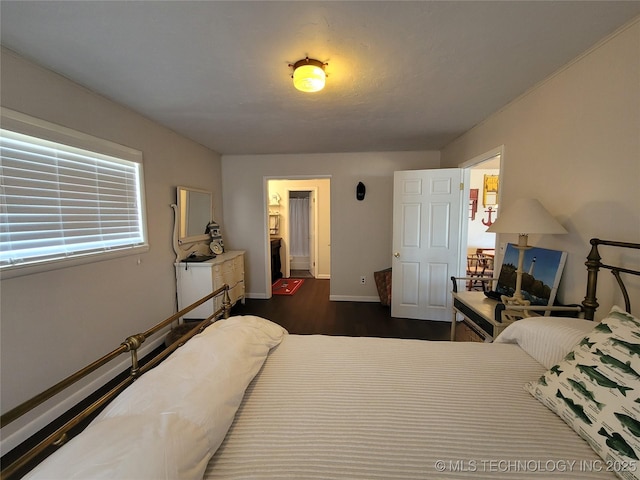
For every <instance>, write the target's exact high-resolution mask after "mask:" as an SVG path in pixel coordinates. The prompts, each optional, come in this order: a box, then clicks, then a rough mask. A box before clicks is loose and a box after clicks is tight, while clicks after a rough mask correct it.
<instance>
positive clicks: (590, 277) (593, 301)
mask: <svg viewBox="0 0 640 480" xmlns="http://www.w3.org/2000/svg"><path fill="white" fill-rule="evenodd" d="M590 243H591V251H590V252H589V255H588V256H587V261H586V262H585V263H584V264H585V265H586V266H587V294H586V296H585V297H584V301H583V302H582V305H583V307H584V317H585V318H587V319H589V320H593V317H594V314H595V311H596V309H597V308H598V307H599V306H600V305H599V304H598V300H597V297H596V290H597V286H598V272H599V270H600V269H601V268H604V269H606V270H611V273H612V274H613V276H614V277H615V279H616V282H618V286H619V287H620V291H621V292H622V296H623V298H624V308H625V310H626V311H627V312H631V300H630V299H629V292H628V291H627V287H626V286H625V284H624V282H623V281H622V278H621V277H620V274H621V273H626V274H629V275H636V276H640V272H639V271H637V270H631V269H628V268H623V267H616V266H613V265H607V264H604V263H602V262H601V260H602V257H600V252H599V250H598V246H599V245H605V246H611V247H620V248H632V249H636V250H640V243H628V242H614V241H611V240H600V239H599V238H592V239H591V241H590Z"/></svg>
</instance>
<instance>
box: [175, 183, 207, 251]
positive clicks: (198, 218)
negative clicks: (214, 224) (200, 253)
mask: <svg viewBox="0 0 640 480" xmlns="http://www.w3.org/2000/svg"><path fill="white" fill-rule="evenodd" d="M177 197H178V212H179V214H178V219H179V226H178V243H179V244H184V243H195V242H203V241H207V240H209V235H208V233H207V225H208V224H209V222H211V217H212V211H213V200H212V197H213V195H212V193H211V192H208V191H206V190H199V189H197V188H187V187H178V192H177Z"/></svg>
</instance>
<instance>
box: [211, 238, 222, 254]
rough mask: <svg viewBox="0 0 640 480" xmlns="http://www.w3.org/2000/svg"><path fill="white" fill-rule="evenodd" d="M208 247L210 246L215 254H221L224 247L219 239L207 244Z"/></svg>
mask: <svg viewBox="0 0 640 480" xmlns="http://www.w3.org/2000/svg"><path fill="white" fill-rule="evenodd" d="M209 248H211V251H212V252H213V253H215V254H216V255H221V254H222V253H224V248H223V247H222V242H220V241H217V240H214V241H213V242H211V244H210V245H209Z"/></svg>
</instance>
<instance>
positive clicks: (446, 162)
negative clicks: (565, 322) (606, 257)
mask: <svg viewBox="0 0 640 480" xmlns="http://www.w3.org/2000/svg"><path fill="white" fill-rule="evenodd" d="M499 145H504V156H503V158H502V177H501V181H502V183H501V186H500V187H501V190H502V197H501V203H500V206H501V207H502V208H504V207H505V205H508V203H509V202H510V201H512V200H513V199H516V198H518V197H537V198H538V199H539V200H540V201H541V202H542V204H543V205H545V206H546V207H547V209H548V210H549V211H550V212H551V213H552V214H553V215H555V216H556V217H557V218H558V220H559V221H560V222H561V223H562V224H563V225H564V226H565V227H566V228H567V230H568V231H569V234H568V235H546V236H542V237H541V236H536V235H533V236H530V240H531V241H530V243H532V244H533V245H537V246H541V247H547V248H554V249H559V250H565V251H567V252H568V253H569V255H568V260H567V265H566V267H565V268H566V269H565V273H564V275H563V280H562V283H561V287H560V291H559V298H560V300H562V301H564V302H570V303H574V302H575V303H579V302H581V301H582V299H583V298H584V293H585V284H586V272H585V267H584V261H585V256H586V255H587V253H588V250H589V239H590V238H592V237H600V238H604V239H612V240H620V241H630V242H640V190H639V188H638V185H639V184H640V20H638V19H637V20H636V21H635V22H633V23H632V24H630V25H628V26H627V27H626V28H624V29H622V30H621V31H619V32H618V33H617V34H616V35H614V36H612V37H610V38H608V39H606V40H605V41H603V42H601V43H600V44H599V45H597V46H596V48H594V49H592V50H591V51H589V52H587V53H586V54H585V55H583V56H581V57H580V58H578V59H576V60H575V61H574V62H572V63H571V64H570V65H568V66H567V67H566V68H564V69H563V70H561V71H559V72H558V73H557V74H555V75H554V76H552V77H551V78H549V79H547V80H546V81H545V82H543V83H542V84H540V85H539V86H538V87H537V88H535V89H533V90H531V91H530V92H528V93H527V94H526V95H523V96H522V97H521V98H518V99H516V100H515V101H513V102H512V103H510V104H509V105H508V106H507V107H505V108H504V109H502V110H501V111H499V112H497V113H495V114H494V115H492V116H491V117H489V118H488V119H487V120H485V121H484V122H483V123H481V124H480V125H478V126H476V127H475V128H473V129H472V130H470V131H469V132H467V133H466V134H465V135H463V136H462V137H460V138H458V139H457V140H456V141H454V142H452V143H451V144H450V145H448V146H447V147H446V148H445V149H444V150H443V151H442V166H443V167H453V166H458V165H459V164H461V163H463V162H464V161H466V160H469V159H471V158H473V157H475V156H477V155H479V154H481V153H483V152H486V151H489V150H491V149H492V148H494V147H496V146H499ZM515 240H517V239H516V238H514V237H513V236H507V235H503V238H500V239H499V242H504V241H510V242H513V241H515ZM634 258H637V255H636V256H635V257H634ZM616 259H619V255H617V254H616ZM627 261H632V260H631V258H629V259H628V260H627ZM636 265H637V261H636ZM601 278H602V280H601V282H600V284H599V287H600V296H599V297H600V304H601V305H602V308H601V309H600V313H602V312H603V311H604V310H607V309H608V308H609V307H610V306H611V304H612V303H618V302H620V301H621V298H620V296H619V295H617V294H616V293H615V292H614V289H613V280H612V278H611V276H610V275H609V274H607V273H604V274H602V275H601ZM630 284H631V286H632V296H634V297H635V301H636V307H635V308H636V309H637V308H638V304H640V282H639V281H638V279H632V280H631V282H630Z"/></svg>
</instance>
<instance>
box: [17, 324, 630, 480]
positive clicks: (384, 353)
mask: <svg viewBox="0 0 640 480" xmlns="http://www.w3.org/2000/svg"><path fill="white" fill-rule="evenodd" d="M548 323H550V325H549V328H554V327H556V326H560V329H561V330H562V332H563V333H562V334H561V335H553V334H551V335H549V334H548V332H547V329H546V328H545V329H543V330H542V333H543V334H542V335H541V330H540V329H539V328H537V325H530V326H527V324H526V323H522V324H521V325H520V326H519V327H516V326H512V327H513V328H512V327H509V328H508V329H506V330H505V332H504V333H503V335H504V339H502V340H500V339H499V340H500V341H506V342H516V343H499V342H497V343H494V344H484V343H452V342H427V341H420V340H399V339H379V338H351V337H328V336H319V335H312V336H304V335H289V334H287V333H286V331H284V330H283V329H282V328H281V327H279V326H278V325H276V324H274V323H272V322H269V321H267V320H264V319H260V318H257V317H252V316H247V317H233V318H230V319H228V320H224V321H220V322H217V323H216V324H214V325H213V326H212V327H209V328H208V329H206V330H205V331H204V332H203V333H202V334H200V335H197V336H196V337H194V338H193V339H192V340H191V341H190V342H188V343H187V344H186V345H185V346H184V347H182V348H181V349H179V350H178V351H177V352H176V353H174V354H173V355H172V356H171V357H170V358H169V359H167V360H166V361H165V362H164V363H163V364H161V365H160V366H158V367H156V368H155V369H154V370H152V371H151V372H149V373H147V374H145V375H144V376H143V377H142V378H141V379H140V380H138V381H136V382H135V383H134V385H133V386H131V387H130V388H129V389H127V390H126V391H125V392H124V393H123V394H122V395H121V396H119V397H118V398H117V399H115V400H114V401H113V402H112V403H111V404H110V405H109V406H108V407H107V408H106V409H105V410H104V411H103V412H102V413H101V414H100V415H99V416H98V417H97V418H96V420H95V421H94V422H93V423H92V424H91V425H90V426H89V427H87V429H86V430H85V431H84V432H83V433H82V434H80V435H79V436H78V437H76V438H74V439H73V440H71V441H70V442H69V443H68V444H67V445H65V446H64V447H62V449H61V450H60V451H58V452H56V453H55V454H53V455H52V456H51V457H49V458H48V459H47V460H45V461H44V462H43V463H42V464H40V465H39V466H38V467H36V469H35V470H34V471H32V472H31V474H30V475H29V476H28V478H43V479H63V478H64V479H70V478H77V479H83V480H84V479H89V478H94V479H95V478H111V479H118V480H125V479H132V480H133V479H136V480H138V479H149V480H152V479H153V480H155V479H162V478H164V479H180V480H182V479H186V478H193V479H199V478H202V476H203V472H204V478H207V479H211V480H213V479H227V480H237V479H269V478H272V479H285V478H291V479H323V480H327V479H369V480H370V479H376V478H377V479H424V478H451V479H456V478H474V479H477V478H496V477H501V478H508V479H518V478H521V479H531V478H532V476H533V477H534V478H545V479H547V478H563V479H564V478H575V479H585V478H598V479H602V478H615V476H614V474H613V473H611V472H607V471H606V469H607V467H608V465H607V464H606V463H604V462H603V461H601V460H600V458H599V457H598V456H597V455H596V454H595V453H594V452H593V450H592V449H591V448H590V447H589V445H588V444H587V443H586V442H585V441H584V440H582V439H581V438H580V437H579V436H578V435H577V434H576V433H575V432H574V431H573V430H572V429H571V428H570V427H569V426H567V425H566V424H565V423H564V422H563V421H562V420H561V419H560V418H559V417H557V416H556V415H555V414H554V413H553V412H552V411H551V410H549V409H547V408H546V407H545V406H544V405H543V404H542V403H540V402H538V401H537V400H536V399H535V398H534V397H532V396H531V395H530V394H529V393H528V392H527V391H526V390H525V388H524V385H525V384H526V383H527V382H532V381H536V380H537V379H539V378H540V377H541V375H542V374H543V373H545V372H546V369H545V366H544V365H542V364H541V363H538V361H536V360H535V359H534V357H535V358H538V360H539V361H540V362H543V363H548V362H551V361H553V359H555V358H559V357H562V356H563V355H565V354H566V352H568V351H569V350H570V349H571V348H572V346H573V345H572V344H574V343H575V341H577V339H579V338H580V337H581V335H582V333H581V332H583V330H586V329H587V328H586V326H585V325H573V326H572V325H568V324H567V325H564V326H563V324H562V322H561V321H558V322H557V323H554V322H548ZM574 327H575V328H574ZM509 329H513V330H515V331H512V332H509ZM532 355H533V356H532ZM265 358H266V361H265ZM547 375H548V374H547ZM254 377H255V378H254ZM252 379H253V380H252ZM170 386H171V388H170ZM245 389H246V392H245ZM639 389H640V388H639ZM243 394H244V396H243ZM630 398H631V397H630ZM634 398H635V397H634ZM236 409H237V413H236ZM234 414H235V416H234ZM229 426H230V428H229ZM227 429H228V431H227ZM225 435H226V436H225ZM218 447H219V448H218ZM216 449H217V451H216ZM214 452H215V454H214ZM212 456H213V457H212ZM209 460H210V461H209ZM207 462H208V463H207Z"/></svg>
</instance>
